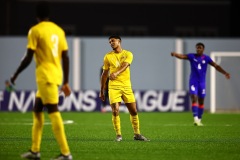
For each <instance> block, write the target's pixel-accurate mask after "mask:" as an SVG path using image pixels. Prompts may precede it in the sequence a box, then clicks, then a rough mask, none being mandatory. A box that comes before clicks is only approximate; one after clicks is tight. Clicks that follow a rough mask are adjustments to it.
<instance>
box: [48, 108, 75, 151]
mask: <svg viewBox="0 0 240 160" xmlns="http://www.w3.org/2000/svg"><path fill="white" fill-rule="evenodd" d="M48 115H49V118H50V120H51V122H52V129H53V133H54V136H55V138H56V140H57V142H58V144H59V146H60V149H61V153H62V154H64V155H68V154H70V149H69V146H68V142H67V138H66V135H65V131H64V125H63V121H62V117H61V114H60V112H54V113H50V114H48Z"/></svg>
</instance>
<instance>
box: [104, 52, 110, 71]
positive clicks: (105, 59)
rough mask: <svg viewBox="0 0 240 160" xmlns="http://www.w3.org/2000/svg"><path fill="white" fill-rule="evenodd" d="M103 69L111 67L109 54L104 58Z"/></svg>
mask: <svg viewBox="0 0 240 160" xmlns="http://www.w3.org/2000/svg"><path fill="white" fill-rule="evenodd" d="M102 69H104V70H108V69H109V62H108V58H107V55H105V56H104V58H103V66H102Z"/></svg>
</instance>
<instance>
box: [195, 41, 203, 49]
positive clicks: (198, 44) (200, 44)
mask: <svg viewBox="0 0 240 160" xmlns="http://www.w3.org/2000/svg"><path fill="white" fill-rule="evenodd" d="M196 46H203V48H205V45H204V44H203V43H202V42H198V43H197V44H196Z"/></svg>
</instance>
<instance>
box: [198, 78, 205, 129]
mask: <svg viewBox="0 0 240 160" xmlns="http://www.w3.org/2000/svg"><path fill="white" fill-rule="evenodd" d="M198 90H199V93H198V120H199V125H200V126H202V125H203V124H202V123H201V120H202V115H203V112H204V98H205V96H206V84H205V83H200V85H199V89H198Z"/></svg>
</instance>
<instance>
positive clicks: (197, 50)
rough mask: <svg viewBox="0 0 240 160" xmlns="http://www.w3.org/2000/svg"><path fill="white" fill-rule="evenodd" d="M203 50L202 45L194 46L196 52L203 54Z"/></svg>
mask: <svg viewBox="0 0 240 160" xmlns="http://www.w3.org/2000/svg"><path fill="white" fill-rule="evenodd" d="M203 51H204V47H203V46H202V45H197V46H196V52H197V54H199V55H202V54H203Z"/></svg>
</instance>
